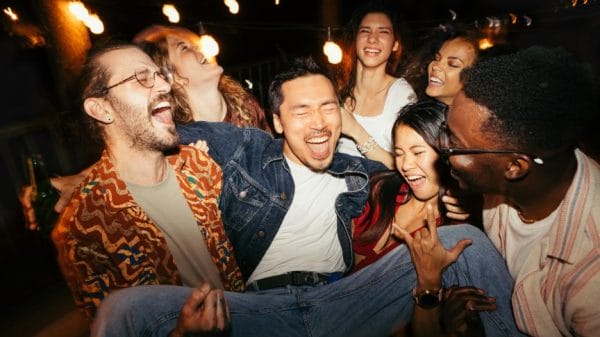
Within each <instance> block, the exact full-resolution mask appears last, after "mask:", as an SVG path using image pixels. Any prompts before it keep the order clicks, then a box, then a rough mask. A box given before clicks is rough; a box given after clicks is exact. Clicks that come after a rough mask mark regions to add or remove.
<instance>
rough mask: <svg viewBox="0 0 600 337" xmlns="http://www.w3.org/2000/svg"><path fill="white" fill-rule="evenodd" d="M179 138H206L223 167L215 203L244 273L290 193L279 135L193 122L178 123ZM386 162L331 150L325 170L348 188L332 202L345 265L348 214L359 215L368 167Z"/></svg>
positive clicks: (267, 241) (348, 259) (275, 226)
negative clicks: (219, 195)
mask: <svg viewBox="0 0 600 337" xmlns="http://www.w3.org/2000/svg"><path fill="white" fill-rule="evenodd" d="M177 131H178V132H179V136H180V142H181V143H183V144H189V143H192V142H195V141H196V140H205V141H206V142H207V143H208V147H209V154H210V155H211V156H212V157H213V159H214V160H215V161H216V162H217V163H219V165H221V169H222V170H223V189H222V192H221V199H220V201H219V208H220V209H221V213H222V217H223V223H224V225H225V229H226V232H227V235H228V236H229V239H230V241H231V243H232V245H233V247H234V250H235V254H236V259H237V262H238V264H239V266H240V269H241V270H242V274H243V276H244V278H245V279H247V278H248V277H249V276H250V275H251V274H252V272H253V271H254V269H255V268H256V266H258V263H259V262H260V260H261V259H262V257H263V256H264V255H265V253H266V251H267V249H268V248H269V246H270V245H271V242H272V241H273V238H274V237H275V234H276V233H277V231H278V230H279V226H281V223H282V222H283V218H284V217H285V214H286V213H287V211H288V209H289V207H290V205H291V203H292V198H293V197H294V182H293V180H292V176H291V174H290V171H289V167H288V165H287V163H286V161H285V160H284V156H283V140H282V139H275V138H273V137H272V136H271V135H270V134H268V133H266V132H263V131H262V130H259V129H255V128H244V129H241V128H237V127H235V126H233V125H231V124H227V123H208V122H195V123H192V124H188V125H180V126H178V128H177ZM383 169H385V167H384V166H383V165H382V164H380V163H378V162H374V161H370V160H367V159H364V158H358V157H353V156H349V155H346V154H342V153H336V154H335V155H334V157H333V162H332V164H331V166H330V167H329V169H328V170H327V172H328V173H329V174H332V175H335V176H343V177H344V178H345V180H346V185H347V187H348V191H347V192H345V193H341V194H340V195H339V196H338V197H337V200H336V202H335V207H336V214H337V217H338V238H339V240H340V244H341V247H342V251H343V255H344V262H345V263H346V267H347V270H348V269H349V268H350V267H351V266H352V264H353V259H354V255H353V253H352V244H351V242H352V241H351V234H352V233H351V220H352V218H353V217H356V216H358V215H360V213H361V211H362V209H363V206H364V205H365V203H366V200H367V197H368V192H369V176H368V174H369V173H370V172H373V171H376V170H383Z"/></svg>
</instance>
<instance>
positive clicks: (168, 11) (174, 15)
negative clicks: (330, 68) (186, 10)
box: [162, 4, 179, 23]
mask: <svg viewBox="0 0 600 337" xmlns="http://www.w3.org/2000/svg"><path fill="white" fill-rule="evenodd" d="M162 12H163V14H164V15H165V16H166V17H167V19H169V22H171V23H178V22H179V12H178V11H177V8H175V6H173V5H171V4H165V5H163V7H162Z"/></svg>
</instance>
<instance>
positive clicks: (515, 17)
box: [508, 13, 517, 25]
mask: <svg viewBox="0 0 600 337" xmlns="http://www.w3.org/2000/svg"><path fill="white" fill-rule="evenodd" d="M508 15H509V16H510V23H512V24H513V25H514V24H515V23H517V16H516V15H514V14H513V13H508Z"/></svg>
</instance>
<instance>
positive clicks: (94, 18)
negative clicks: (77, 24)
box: [85, 14, 104, 35]
mask: <svg viewBox="0 0 600 337" xmlns="http://www.w3.org/2000/svg"><path fill="white" fill-rule="evenodd" d="M85 25H86V26H87V27H88V28H89V29H90V32H92V33H94V34H96V35H98V34H102V33H103V32H104V23H102V20H100V18H99V17H98V15H96V14H92V15H90V16H89V17H88V19H87V20H86V21H85Z"/></svg>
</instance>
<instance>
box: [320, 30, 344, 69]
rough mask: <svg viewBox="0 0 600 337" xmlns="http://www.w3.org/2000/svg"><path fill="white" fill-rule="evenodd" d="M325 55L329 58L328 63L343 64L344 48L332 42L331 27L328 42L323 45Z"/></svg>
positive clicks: (328, 31) (328, 32)
mask: <svg viewBox="0 0 600 337" xmlns="http://www.w3.org/2000/svg"><path fill="white" fill-rule="evenodd" d="M323 54H325V55H326V56H327V61H329V63H331V64H338V63H340V62H342V48H340V46H338V45H337V43H335V42H333V41H331V27H327V41H326V42H325V44H324V45H323Z"/></svg>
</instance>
